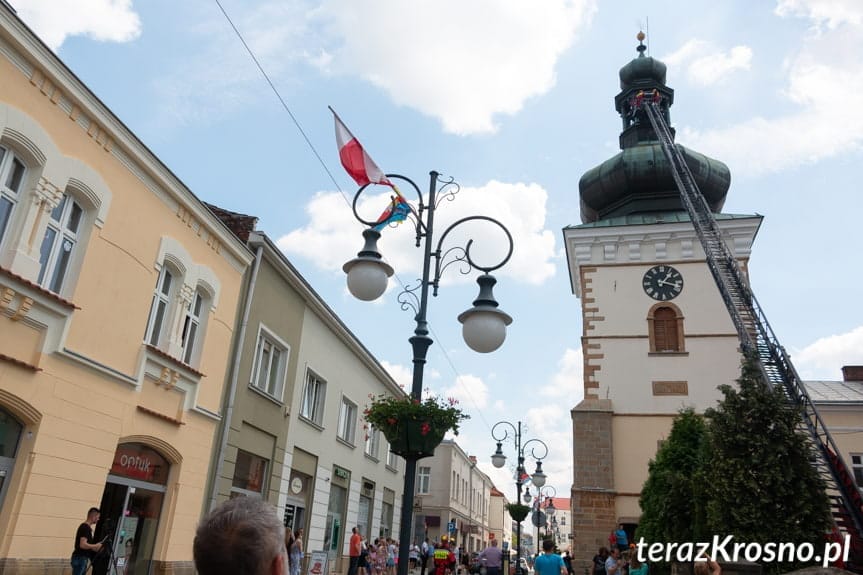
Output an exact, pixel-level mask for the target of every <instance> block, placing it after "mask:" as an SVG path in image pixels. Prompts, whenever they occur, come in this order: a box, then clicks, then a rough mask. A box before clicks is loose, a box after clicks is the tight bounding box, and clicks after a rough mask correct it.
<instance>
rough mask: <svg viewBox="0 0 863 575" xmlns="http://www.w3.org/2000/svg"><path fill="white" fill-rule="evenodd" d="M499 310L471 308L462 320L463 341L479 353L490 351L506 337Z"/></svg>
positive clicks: (504, 323)
mask: <svg viewBox="0 0 863 575" xmlns="http://www.w3.org/2000/svg"><path fill="white" fill-rule="evenodd" d="M504 317H505V316H504V315H503V314H501V313H500V312H499V311H497V310H494V309H490V310H473V311H472V312H470V313H469V314H467V316H466V317H464V318H463V321H462V329H461V334H462V337H464V341H465V343H466V344H467V345H468V347H469V348H471V349H472V350H474V351H476V352H479V353H491V352H493V351H494V350H496V349H497V348H499V347H500V346H501V345H503V342H504V340H505V339H506V322H505V320H504Z"/></svg>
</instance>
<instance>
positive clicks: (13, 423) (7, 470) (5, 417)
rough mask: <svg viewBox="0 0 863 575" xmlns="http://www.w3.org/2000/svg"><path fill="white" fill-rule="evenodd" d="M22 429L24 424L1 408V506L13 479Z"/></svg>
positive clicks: (0, 506)
mask: <svg viewBox="0 0 863 575" xmlns="http://www.w3.org/2000/svg"><path fill="white" fill-rule="evenodd" d="M22 430H23V426H22V425H21V424H20V423H18V421H17V420H16V419H15V418H14V417H12V416H11V415H10V414H9V413H7V412H6V411H4V410H3V409H0V508H2V506H3V497H4V496H5V495H6V491H7V489H8V488H9V482H10V481H11V480H12V469H13V468H14V467H15V455H16V454H17V452H18V442H19V441H20V439H21V431H22Z"/></svg>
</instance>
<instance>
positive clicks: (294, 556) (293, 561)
mask: <svg viewBox="0 0 863 575" xmlns="http://www.w3.org/2000/svg"><path fill="white" fill-rule="evenodd" d="M288 558H289V560H290V567H291V575H300V567H301V566H302V564H303V530H302V529H297V530H296V531H294V540H293V542H292V543H291V548H290V549H289V550H288Z"/></svg>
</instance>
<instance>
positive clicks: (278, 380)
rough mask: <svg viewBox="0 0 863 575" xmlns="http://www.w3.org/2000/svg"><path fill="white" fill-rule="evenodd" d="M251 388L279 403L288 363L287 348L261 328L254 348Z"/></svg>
mask: <svg viewBox="0 0 863 575" xmlns="http://www.w3.org/2000/svg"><path fill="white" fill-rule="evenodd" d="M255 350H256V351H255V370H254V371H253V372H252V387H254V388H255V389H258V390H260V391H263V392H264V393H266V394H267V395H269V396H272V397H273V398H275V399H277V400H279V401H281V400H282V391H283V389H284V382H285V368H286V365H287V361H288V346H287V344H284V343H282V342H280V341H279V340H278V339H277V338H276V337H275V336H274V335H272V334H271V333H269V331H265V330H264V328H263V327H261V329H260V332H259V334H258V345H257V347H256V348H255Z"/></svg>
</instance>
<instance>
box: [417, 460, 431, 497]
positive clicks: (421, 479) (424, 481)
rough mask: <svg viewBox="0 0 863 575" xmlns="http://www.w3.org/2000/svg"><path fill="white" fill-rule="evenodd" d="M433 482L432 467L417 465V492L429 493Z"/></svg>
mask: <svg viewBox="0 0 863 575" xmlns="http://www.w3.org/2000/svg"><path fill="white" fill-rule="evenodd" d="M430 483H431V467H428V466H425V465H420V466H419V467H417V493H419V494H427V493H429V485H430Z"/></svg>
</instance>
